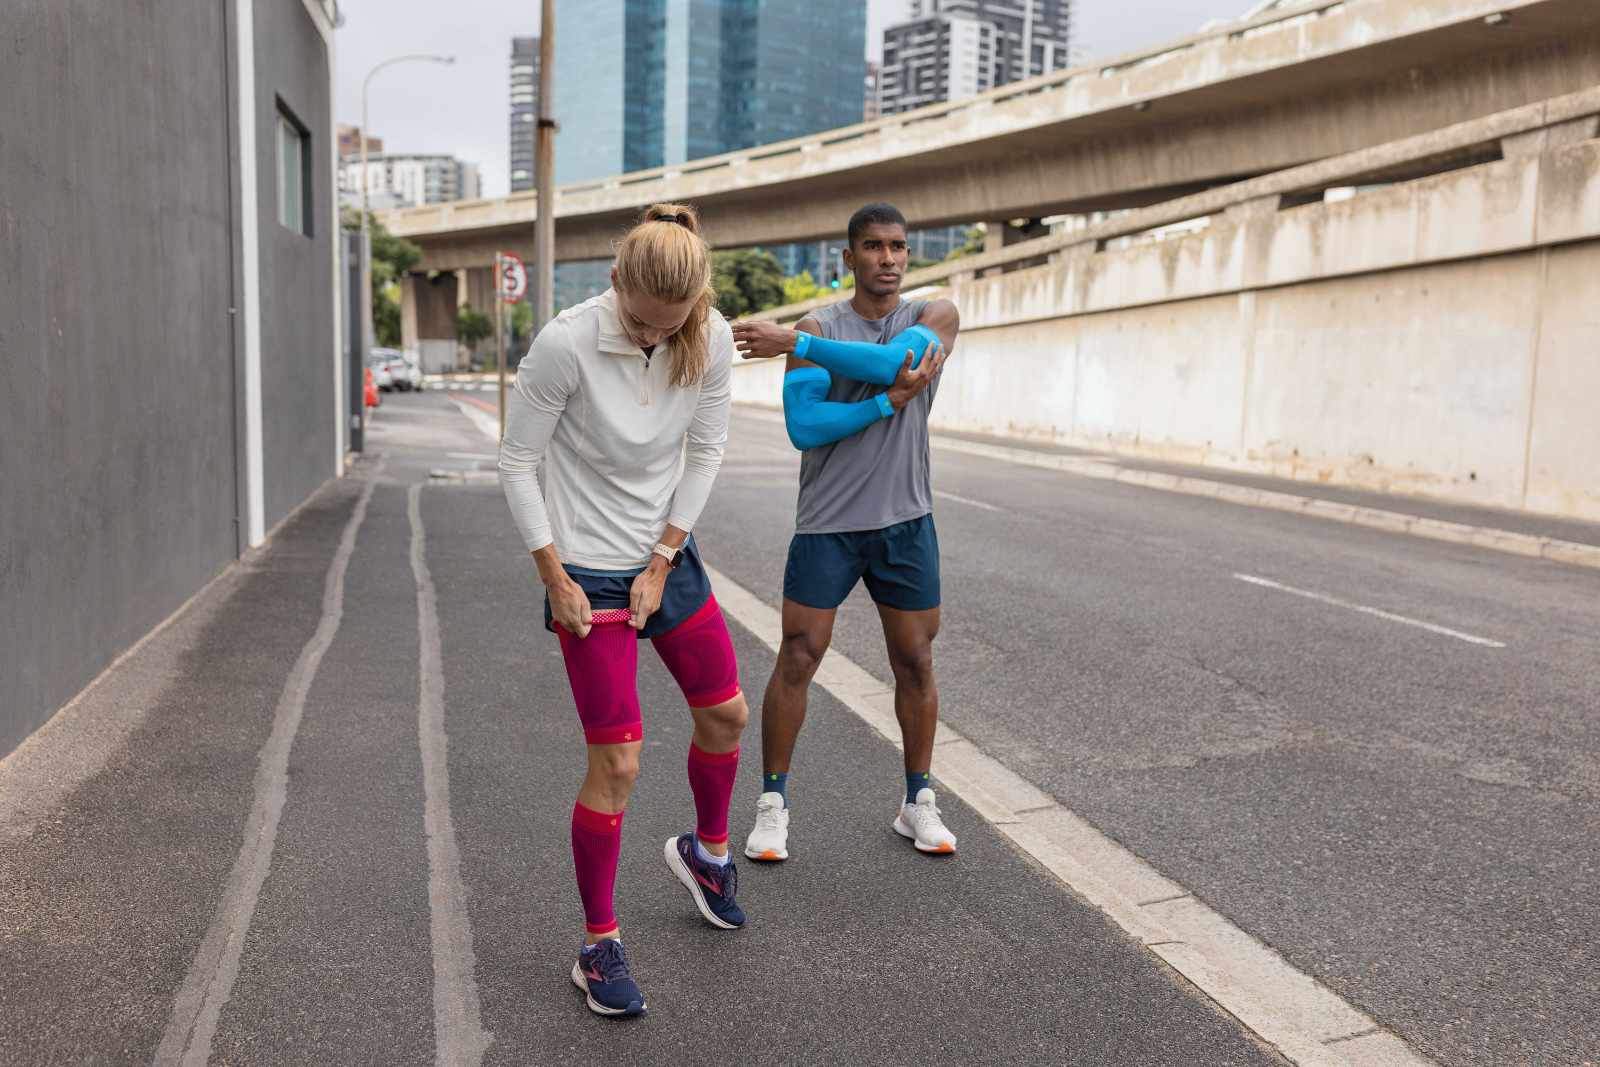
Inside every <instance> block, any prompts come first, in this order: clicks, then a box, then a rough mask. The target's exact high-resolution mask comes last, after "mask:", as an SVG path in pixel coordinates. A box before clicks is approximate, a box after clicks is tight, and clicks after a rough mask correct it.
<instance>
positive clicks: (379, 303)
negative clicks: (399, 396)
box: [341, 209, 422, 348]
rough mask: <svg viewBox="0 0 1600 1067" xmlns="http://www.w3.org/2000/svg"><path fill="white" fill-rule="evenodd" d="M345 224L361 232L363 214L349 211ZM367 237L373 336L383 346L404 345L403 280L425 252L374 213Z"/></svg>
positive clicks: (369, 216) (368, 221)
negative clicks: (369, 255) (401, 290)
mask: <svg viewBox="0 0 1600 1067" xmlns="http://www.w3.org/2000/svg"><path fill="white" fill-rule="evenodd" d="M341 222H342V223H343V225H344V228H345V229H346V230H350V231H352V232H355V231H358V230H360V229H361V212H360V211H356V210H350V209H347V210H346V211H345V212H344V214H343V216H342V218H341ZM367 235H368V239H369V240H371V242H372V332H373V334H374V335H375V336H376V338H377V341H378V343H379V344H380V345H386V346H388V347H390V348H393V347H395V346H397V345H399V344H400V285H399V283H400V277H401V275H403V274H405V273H406V271H408V270H410V269H411V268H412V267H414V266H416V265H417V261H418V260H419V259H421V258H422V249H420V248H418V247H417V246H416V245H414V244H412V243H411V242H410V241H408V240H406V239H405V238H404V237H396V236H395V235H394V234H392V233H390V232H389V231H388V230H387V229H385V228H384V225H383V223H381V222H379V221H378V219H377V217H376V216H375V215H373V214H372V213H371V212H368V213H367Z"/></svg>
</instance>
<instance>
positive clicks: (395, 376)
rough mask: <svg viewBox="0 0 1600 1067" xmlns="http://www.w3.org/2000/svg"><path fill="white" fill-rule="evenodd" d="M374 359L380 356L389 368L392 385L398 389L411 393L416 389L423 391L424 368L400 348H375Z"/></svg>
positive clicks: (373, 351)
mask: <svg viewBox="0 0 1600 1067" xmlns="http://www.w3.org/2000/svg"><path fill="white" fill-rule="evenodd" d="M372 356H373V359H374V360H376V359H377V358H379V357H380V356H381V357H382V358H383V360H384V365H385V367H387V368H388V372H389V380H390V383H391V384H392V385H393V386H394V388H396V389H400V390H404V391H406V392H410V391H411V390H413V389H415V390H417V391H418V392H420V391H421V390H422V368H421V367H419V366H417V363H416V360H414V359H412V358H411V357H410V356H408V355H406V353H404V352H402V351H400V349H398V348H374V349H373V350H372Z"/></svg>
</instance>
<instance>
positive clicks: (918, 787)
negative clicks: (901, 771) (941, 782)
mask: <svg viewBox="0 0 1600 1067" xmlns="http://www.w3.org/2000/svg"><path fill="white" fill-rule="evenodd" d="M929 774H930V772H928V771H907V772H906V803H907V804H915V803H916V802H917V794H918V793H919V792H921V791H922V790H924V789H926V788H928V787H929V786H930V785H932V784H933V783H932V782H931V781H930V780H929Z"/></svg>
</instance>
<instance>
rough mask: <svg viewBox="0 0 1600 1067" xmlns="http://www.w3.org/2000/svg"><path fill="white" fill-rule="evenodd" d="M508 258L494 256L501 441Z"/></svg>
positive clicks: (504, 424) (496, 360)
mask: <svg viewBox="0 0 1600 1067" xmlns="http://www.w3.org/2000/svg"><path fill="white" fill-rule="evenodd" d="M505 272H506V257H505V256H502V255H501V254H500V253H498V252H496V253H495V254H494V345H495V350H494V353H495V354H494V365H495V370H496V372H498V374H499V376H500V382H499V388H500V440H502V441H504V440H505V438H506V326H505V307H506V287H505V277H506V273H505Z"/></svg>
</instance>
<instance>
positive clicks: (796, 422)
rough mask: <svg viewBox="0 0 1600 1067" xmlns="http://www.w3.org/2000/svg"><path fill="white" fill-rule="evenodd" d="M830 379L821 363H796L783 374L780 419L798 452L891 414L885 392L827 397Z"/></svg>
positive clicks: (864, 427)
mask: <svg viewBox="0 0 1600 1067" xmlns="http://www.w3.org/2000/svg"><path fill="white" fill-rule="evenodd" d="M801 336H802V337H808V336H811V335H809V334H802V335H801ZM841 373H842V372H841ZM891 380H893V379H892V378H891ZM832 382H833V379H832V378H831V377H830V376H829V375H828V372H827V371H826V370H824V369H823V368H821V367H797V368H796V369H794V370H791V371H789V372H788V373H787V374H785V375H784V376H783V423H784V425H785V426H786V427H787V428H788V430H789V441H790V443H791V444H793V445H794V447H795V448H797V449H799V450H800V451H802V452H804V451H805V450H806V449H808V448H820V447H821V446H823V445H831V444H832V443H833V442H835V441H842V440H844V439H845V438H846V437H849V436H850V435H851V434H857V433H860V432H861V431H862V430H865V429H866V428H867V427H868V426H871V425H872V424H873V423H875V422H877V421H878V420H879V419H886V418H888V417H889V416H891V415H893V414H894V407H893V406H892V405H891V404H890V403H889V396H888V394H887V393H879V394H878V395H877V396H872V397H868V398H867V399H865V400H858V401H856V402H855V403H853V404H845V403H840V402H838V401H831V400H829V399H828V387H829V386H830V385H831V384H832Z"/></svg>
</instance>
